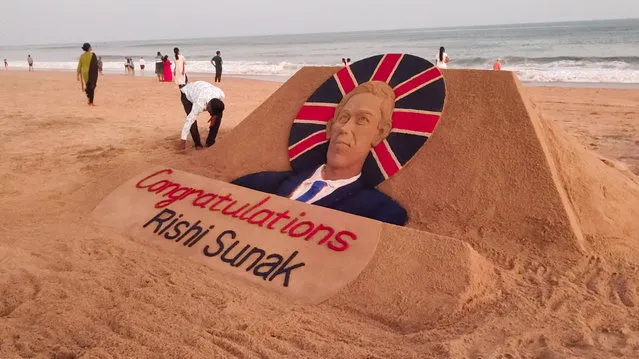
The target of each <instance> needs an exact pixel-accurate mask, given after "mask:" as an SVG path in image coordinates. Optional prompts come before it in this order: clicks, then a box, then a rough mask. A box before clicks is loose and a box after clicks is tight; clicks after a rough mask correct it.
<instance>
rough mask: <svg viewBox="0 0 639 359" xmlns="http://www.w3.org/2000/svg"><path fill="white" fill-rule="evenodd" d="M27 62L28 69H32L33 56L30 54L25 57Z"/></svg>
mask: <svg viewBox="0 0 639 359" xmlns="http://www.w3.org/2000/svg"><path fill="white" fill-rule="evenodd" d="M27 63H29V71H33V57H31V55H29V56H28V57H27Z"/></svg>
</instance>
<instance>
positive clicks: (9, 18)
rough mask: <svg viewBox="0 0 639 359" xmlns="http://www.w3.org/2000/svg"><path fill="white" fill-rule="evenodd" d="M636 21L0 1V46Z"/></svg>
mask: <svg viewBox="0 0 639 359" xmlns="http://www.w3.org/2000/svg"><path fill="white" fill-rule="evenodd" d="M637 17H639V0H449V1H446V0H271V1H266V0H251V1H249V0H223V1H215V0H172V1H168V0H154V1H148V0H0V44H3V45H21V44H46V43H71V42H84V41H110V40H118V41H120V40H152V39H174V38H193V37H215V36H238V35H260V34H263V35H266V34H283V33H309V32H334V31H353V30H377V29H380V30H382V29H398V28H416V27H442V26H465V25H487V24H511V23H525V22H546V21H573V20H591V19H611V18H637Z"/></svg>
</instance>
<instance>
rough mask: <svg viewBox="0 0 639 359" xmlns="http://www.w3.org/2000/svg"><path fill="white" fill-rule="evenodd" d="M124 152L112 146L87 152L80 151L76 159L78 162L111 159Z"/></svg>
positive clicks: (95, 148)
mask: <svg viewBox="0 0 639 359" xmlns="http://www.w3.org/2000/svg"><path fill="white" fill-rule="evenodd" d="M122 152H124V149H122V148H115V147H113V146H112V145H109V146H107V147H106V148H103V147H101V146H98V147H94V148H90V149H87V150H82V151H79V152H77V153H76V158H77V159H79V160H85V159H89V160H94V159H98V158H112V157H115V156H117V155H118V154H120V153H122Z"/></svg>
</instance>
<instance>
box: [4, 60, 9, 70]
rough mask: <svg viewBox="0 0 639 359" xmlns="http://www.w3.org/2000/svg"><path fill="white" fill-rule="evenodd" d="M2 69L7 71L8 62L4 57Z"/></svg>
mask: <svg viewBox="0 0 639 359" xmlns="http://www.w3.org/2000/svg"><path fill="white" fill-rule="evenodd" d="M4 70H5V71H9V63H8V62H7V59H4Z"/></svg>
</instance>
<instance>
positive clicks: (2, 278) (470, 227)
mask: <svg viewBox="0 0 639 359" xmlns="http://www.w3.org/2000/svg"><path fill="white" fill-rule="evenodd" d="M336 70H337V69H336V68H312V69H311V68H306V69H303V70H302V71H300V72H299V73H298V74H297V75H296V76H294V77H293V78H292V79H291V80H290V81H289V82H288V83H286V84H284V85H283V86H281V88H280V89H279V90H278V91H276V92H275V93H274V94H273V95H272V96H271V97H270V98H269V99H268V100H267V101H265V102H264V104H263V105H261V106H260V107H259V108H257V109H256V110H255V111H254V112H253V113H252V114H251V115H250V116H248V118H247V119H246V120H245V121H244V122H242V123H241V124H240V125H239V126H238V127H237V128H235V129H234V130H233V131H231V132H229V133H227V134H224V136H223V137H222V138H221V139H220V140H219V141H218V143H217V144H216V145H215V146H214V147H213V148H210V149H208V150H206V151H200V152H195V151H190V152H188V153H187V155H181V154H180V155H178V154H174V153H173V152H172V150H173V145H174V140H175V139H176V138H177V137H176V136H175V135H172V136H171V137H168V138H165V137H164V136H166V131H167V128H173V129H175V125H176V124H177V128H179V126H180V124H181V120H179V119H181V118H183V112H182V109H181V108H180V106H179V102H177V100H176V96H175V91H174V90H175V89H174V88H168V87H167V88H164V87H159V88H158V90H157V93H156V94H154V96H155V97H154V98H155V99H157V101H158V102H157V103H154V102H153V101H150V100H149V98H148V97H139V96H135V95H136V94H139V93H140V92H141V91H145V90H144V89H147V88H152V87H151V86H153V85H155V83H153V84H152V81H147V82H142V83H139V82H136V80H137V79H136V80H134V79H129V78H125V77H116V76H113V77H107V76H105V78H104V81H103V82H102V85H101V86H102V87H101V88H103V90H101V91H103V92H104V93H105V95H106V94H107V93H108V94H109V97H106V96H105V99H104V102H100V104H102V107H98V108H97V109H96V111H100V112H95V113H92V114H91V115H78V113H80V112H79V111H81V110H84V108H85V106H84V105H83V101H84V97H83V95H82V93H80V92H79V90H78V89H77V86H76V83H75V82H73V81H70V82H69V81H66V80H64V79H65V78H66V76H67V75H65V74H61V75H51V78H53V79H55V80H56V81H44V80H38V79H39V78H36V77H33V76H31V74H28V75H24V77H18V75H15V77H16V78H15V79H13V80H12V77H7V79H8V80H7V81H3V82H1V83H0V87H1V86H5V85H6V84H14V85H10V86H13V87H12V88H11V91H5V92H2V91H0V97H1V98H2V99H3V100H4V101H5V103H7V104H8V107H7V108H6V109H0V118H2V119H4V120H5V122H4V125H3V126H4V127H3V128H7V131H6V133H7V134H5V137H4V139H5V140H6V141H7V143H8V144H10V146H9V145H8V146H6V147H7V148H6V149H7V156H5V157H4V158H3V160H4V161H3V162H2V166H3V167H2V168H3V169H4V170H5V172H6V173H4V174H3V175H2V179H3V180H4V183H3V186H2V188H1V189H0V191H1V192H2V193H3V195H5V197H6V198H5V200H4V202H3V203H4V204H3V206H1V207H0V211H1V213H2V215H1V216H0V228H1V229H2V230H3V232H2V233H3V238H2V241H0V357H3V358H5V357H6V358H18V357H56V355H57V357H61V358H63V357H70V358H71V357H87V358H115V357H140V358H142V357H150V358H174V357H194V358H210V357H240V358H278V357H309V358H311V357H312V358H333V357H338V358H344V357H354V358H378V357H391V358H418V357H424V356H428V357H432V358H509V357H510V358H523V357H539V358H563V357H598V358H607V357H628V358H634V357H636V353H637V352H638V351H639V327H637V325H636V323H637V322H639V314H638V312H637V309H636V307H637V305H638V304H639V299H638V298H639V297H638V296H637V293H638V292H637V288H638V284H639V278H638V273H639V272H638V271H637V268H638V266H639V250H638V247H639V244H638V243H637V238H639V230H638V228H637V226H638V225H639V224H637V221H636V218H637V217H638V214H639V208H638V206H639V189H638V187H637V186H638V185H637V180H636V178H635V179H633V178H632V177H629V176H628V175H627V174H626V173H622V172H620V171H618V170H617V169H616V168H613V167H610V166H608V165H606V164H605V163H604V162H602V161H601V160H600V159H599V158H597V156H595V155H594V154H593V153H592V152H589V151H586V150H584V149H583V148H582V146H580V145H578V144H576V143H575V142H574V141H573V140H572V139H570V138H567V136H566V135H565V134H564V133H563V132H562V131H560V130H558V129H557V128H556V126H555V125H554V124H553V123H552V122H551V121H550V120H548V119H547V118H543V117H541V116H539V114H538V113H537V112H538V111H537V108H535V104H534V103H532V102H530V101H528V100H527V99H526V98H525V97H523V96H522V95H521V94H522V92H521V88H520V86H519V84H518V82H517V81H516V79H515V78H514V77H513V76H512V74H509V73H506V72H502V73H494V72H480V71H454V70H449V71H446V72H445V73H444V76H445V78H446V81H447V85H448V89H449V94H448V99H447V103H446V105H445V108H444V116H443V117H442V122H441V124H440V127H438V128H437V131H435V133H434V135H433V136H432V137H431V139H430V140H429V142H428V143H427V144H426V146H425V147H424V148H423V149H422V150H421V151H420V153H418V154H417V155H416V157H415V158H414V159H413V161H411V162H410V163H409V165H408V166H407V167H406V168H405V169H404V170H403V171H401V172H400V173H399V174H398V175H397V176H395V177H393V178H392V179H391V180H390V181H388V182H386V183H384V184H382V186H380V189H381V190H382V191H384V192H386V193H388V194H390V195H391V196H393V197H394V198H396V199H398V200H399V201H401V203H402V204H403V205H404V206H405V207H406V208H407V209H408V211H409V215H410V218H411V220H410V222H409V224H408V226H407V227H406V228H400V227H395V226H390V225H384V226H383V227H382V241H381V242H380V244H379V246H378V248H377V251H376V252H375V255H374V257H373V259H372V260H371V261H370V263H369V264H368V266H367V267H366V268H365V269H364V270H363V271H362V273H361V274H360V276H359V277H358V278H357V279H356V280H355V281H353V282H352V283H351V284H350V285H348V286H347V287H345V288H344V289H342V290H341V291H340V292H338V294H337V295H335V296H333V297H331V298H330V299H328V300H327V301H325V302H323V303H321V304H319V305H299V304H293V303H291V302H290V301H288V300H286V298H282V297H279V296H277V295H275V294H274V293H269V292H265V291H263V290H260V289H259V288H256V287H252V286H250V285H247V284H246V283H244V282H241V281H238V280H237V278H236V277H234V276H231V275H226V274H224V273H220V272H219V271H216V270H213V269H211V268H209V267H206V266H203V265H201V264H199V263H196V262H194V261H190V260H185V259H184V258H183V257H180V256H178V255H175V254H172V253H168V252H167V251H165V250H164V249H162V248H158V247H156V246H153V245H149V243H148V240H143V239H141V238H135V237H130V236H125V235H121V234H119V233H116V232H114V231H112V230H110V229H107V228H105V227H102V226H100V225H99V224H98V223H96V222H95V221H93V220H92V219H91V217H90V213H91V211H92V210H93V209H94V208H95V206H96V205H97V204H98V203H99V202H100V201H101V200H102V199H103V198H104V197H105V196H107V195H108V194H109V193H110V192H111V191H112V190H113V189H115V188H116V187H117V186H119V185H120V184H121V183H123V182H124V181H126V180H128V179H130V178H131V177H132V176H134V175H135V174H137V173H139V171H140V168H141V166H142V165H146V163H145V164H142V165H141V164H140V163H137V162H136V161H143V162H151V163H152V164H158V165H162V166H163V167H167V166H168V167H174V168H177V169H181V170H184V171H187V172H191V173H196V174H200V175H204V176H208V177H214V178H218V179H223V180H231V179H233V178H235V177H237V176H240V175H242V174H245V173H248V172H255V171H260V170H269V169H270V170H284V169H288V168H289V166H288V158H287V156H286V146H287V139H288V131H289V128H290V125H291V123H292V121H293V118H294V117H295V114H296V113H297V110H298V108H299V106H301V104H302V103H303V102H304V101H305V100H306V98H307V97H308V96H309V95H310V93H311V92H312V91H313V90H314V89H315V88H316V87H317V86H319V84H321V83H322V82H323V81H324V80H325V79H326V78H327V77H328V76H330V75H331V74H333V73H334V72H335V71H336ZM12 76H13V75H12ZM56 76H57V77H56ZM17 83H20V86H19V85H15V84H17ZM224 86H225V87H224V89H225V91H226V92H228V93H229V94H230V96H229V98H230V99H237V98H238V97H240V96H241V94H244V96H248V95H246V94H247V93H249V91H246V90H244V89H243V88H242V87H241V86H239V85H233V83H232V82H229V83H224ZM233 86H237V87H235V88H234V87H233ZM5 88H9V86H7V87H5ZM114 89H115V90H114ZM234 89H235V90H234ZM58 90H59V91H58ZM227 90H228V91H227ZM127 91H128V92H127ZM234 91H235V92H237V94H236V96H232V95H233V93H234ZM73 95H75V96H76V99H77V101H78V105H77V106H76V105H74V104H73V101H75V100H69V98H71V96H73ZM64 101H67V102H66V103H65V102H64ZM136 101H137V102H136ZM238 101H239V102H236V103H235V105H234V103H233V100H229V110H231V109H233V108H237V107H241V105H240V103H243V101H244V99H242V100H238ZM158 103H162V106H159V105H158ZM166 104H172V105H166ZM138 105H140V106H138ZM144 106H147V107H144ZM166 106H171V107H170V108H168V109H165V107H166ZM140 108H143V109H144V110H145V111H149V115H148V117H150V119H146V118H142V119H139V121H140V122H141V123H136V119H138V118H139V113H140ZM158 108H161V109H162V111H167V113H168V114H165V113H159V112H157V111H159V110H158ZM116 109H117V110H116ZM3 111H4V112H3ZM153 111H156V112H153ZM41 113H47V114H48V116H47V117H46V118H43V119H40V117H41V116H40V117H38V114H41ZM232 113H235V114H236V115H237V112H231V111H229V119H231V118H233V115H232ZM151 114H153V115H151ZM20 116H24V117H20ZM74 116H75V117H74ZM91 116H93V117H91ZM164 117H166V118H164ZM21 118H22V119H27V120H28V121H15V120H16V119H21ZM175 119H178V120H175ZM37 120H41V121H42V122H38V121H37ZM45 120H46V121H45ZM171 121H174V122H171ZM24 126H27V127H26V128H27V129H28V131H29V139H30V140H31V142H32V143H33V144H34V145H32V146H24V145H23V143H22V141H23V139H22V137H20V136H17V135H18V134H21V133H23V131H24V129H25V127H24ZM56 126H58V127H56ZM171 126H173V127H171ZM52 127H53V128H54V129H55V130H56V133H59V136H54V137H52V136H51V128H52ZM74 136H75V137H74ZM120 138H124V141H123V142H118V141H117V140H118V139H120ZM149 158H152V159H154V160H148V159H149Z"/></svg>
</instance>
